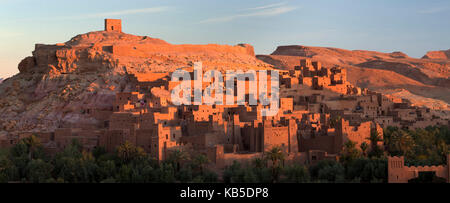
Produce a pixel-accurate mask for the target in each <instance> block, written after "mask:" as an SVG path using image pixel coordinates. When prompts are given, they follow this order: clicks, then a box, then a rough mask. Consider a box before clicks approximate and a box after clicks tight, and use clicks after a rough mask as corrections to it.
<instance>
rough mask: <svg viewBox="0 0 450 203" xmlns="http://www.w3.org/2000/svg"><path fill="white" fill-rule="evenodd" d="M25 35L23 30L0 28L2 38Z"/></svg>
mask: <svg viewBox="0 0 450 203" xmlns="http://www.w3.org/2000/svg"><path fill="white" fill-rule="evenodd" d="M23 35H24V33H22V32H15V31H6V30H0V39H1V38H11V37H20V36H23Z"/></svg>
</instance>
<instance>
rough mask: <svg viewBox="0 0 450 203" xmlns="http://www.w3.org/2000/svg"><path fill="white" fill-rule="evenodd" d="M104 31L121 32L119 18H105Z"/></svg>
mask: <svg viewBox="0 0 450 203" xmlns="http://www.w3.org/2000/svg"><path fill="white" fill-rule="evenodd" d="M105 31H108V32H122V20H120V19H105Z"/></svg>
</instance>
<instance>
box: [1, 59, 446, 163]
mask: <svg viewBox="0 0 450 203" xmlns="http://www.w3.org/2000/svg"><path fill="white" fill-rule="evenodd" d="M186 71H188V72H189V73H190V75H192V76H193V75H194V71H192V70H191V69H186ZM125 72H126V71H125ZM126 74H127V77H128V81H129V85H131V86H132V87H133V88H132V89H134V90H133V91H134V92H121V93H117V95H116V99H115V102H114V104H112V105H111V106H112V110H111V111H104V110H102V111H97V110H95V109H87V110H86V113H88V114H92V116H95V117H96V118H97V119H99V120H101V122H100V124H98V125H96V126H95V127H92V126H91V127H83V126H77V128H75V127H69V128H61V129H57V130H55V131H54V132H42V133H34V134H36V135H37V136H38V137H40V138H41V140H42V142H43V144H44V147H45V148H46V150H48V151H49V152H50V153H54V152H57V151H60V150H62V149H64V147H65V146H67V145H68V144H69V143H70V142H71V141H72V140H73V139H76V140H78V141H79V142H80V143H81V144H82V145H83V146H84V148H85V150H87V151H91V150H93V149H94V148H95V147H97V146H102V147H104V148H105V149H106V150H107V151H109V152H113V151H114V150H116V148H117V147H118V146H119V145H121V144H124V143H125V142H130V143H132V144H134V145H136V146H138V147H142V148H143V149H144V150H145V151H146V152H148V153H149V154H150V155H151V156H152V157H154V158H155V159H157V160H164V159H166V158H167V157H168V156H169V155H170V153H171V152H172V151H174V150H184V151H187V152H189V153H191V154H199V153H200V154H205V155H207V157H208V158H209V160H211V162H212V163H213V164H212V165H213V166H214V167H217V168H222V167H224V166H226V165H228V164H231V163H232V162H233V161H240V162H246V161H251V160H252V159H254V158H256V157H261V156H262V153H264V152H265V151H268V150H270V149H272V148H273V147H275V146H278V147H280V148H282V150H283V151H284V152H285V153H286V155H287V158H286V161H288V162H289V161H296V162H301V163H306V164H308V163H309V164H312V163H315V162H316V161H319V160H322V159H337V158H338V154H339V153H340V151H341V150H342V147H343V145H344V144H345V143H346V142H347V141H353V142H356V143H357V146H360V144H361V143H363V142H368V138H369V136H370V134H371V133H377V134H379V135H381V136H382V135H383V128H385V127H387V126H398V127H406V128H417V127H426V126H429V125H448V120H445V119H442V118H439V117H437V116H434V115H432V113H431V111H430V110H429V109H426V108H421V107H413V106H411V105H410V104H408V103H405V102H403V101H395V100H392V99H389V98H387V97H385V96H383V95H382V94H379V93H375V92H371V91H368V90H366V89H360V88H357V87H354V86H353V85H351V84H350V83H349V82H348V81H347V80H346V71H345V69H342V68H339V67H333V68H325V67H322V66H321V64H320V62H311V61H310V60H307V59H305V60H301V61H300V66H298V67H296V68H295V70H291V71H280V77H279V84H280V98H279V104H280V109H279V111H278V113H277V114H276V115H273V116H263V115H261V113H260V112H261V110H262V109H263V108H267V106H263V105H262V104H260V103H257V104H256V105H251V104H250V102H248V101H249V98H250V97H251V96H253V95H252V94H254V92H253V91H252V90H251V89H250V88H249V84H248V83H249V80H248V78H245V77H242V78H237V80H244V81H240V82H242V83H240V84H245V85H246V90H245V98H246V101H245V103H244V105H237V104H234V105H225V102H224V104H223V105H195V104H191V105H178V106H177V105H174V104H173V102H172V101H171V91H172V90H173V89H174V88H175V87H176V86H177V85H178V84H180V82H173V81H170V76H171V74H158V73H155V75H158V77H149V78H152V79H151V80H147V79H145V78H144V79H142V78H139V77H137V76H135V75H133V74H128V73H126ZM155 75H153V76H155ZM224 75H225V74H224ZM192 78H194V77H192ZM257 80H258V81H257V84H259V78H257ZM267 80H270V77H268V78H267ZM224 81H226V78H224ZM191 82H192V83H194V80H193V81H191ZM238 82H239V81H235V83H236V84H239V83H238ZM211 83H212V82H202V85H201V87H202V89H203V90H205V89H206V88H207V87H208V85H210V84H211ZM235 87H236V86H235ZM193 91H194V90H192V94H191V95H194V92H193ZM224 91H225V89H224ZM269 94H270V93H269ZM231 96H232V97H233V98H234V100H235V101H237V100H238V98H237V96H238V95H237V91H234V95H231ZM31 134H32V133H28V132H24V133H21V134H19V135H15V136H9V137H8V138H7V139H3V140H0V144H1V145H2V146H11V145H13V144H15V143H17V140H19V139H21V138H23V137H26V136H30V135H31ZM379 144H380V145H382V143H379Z"/></svg>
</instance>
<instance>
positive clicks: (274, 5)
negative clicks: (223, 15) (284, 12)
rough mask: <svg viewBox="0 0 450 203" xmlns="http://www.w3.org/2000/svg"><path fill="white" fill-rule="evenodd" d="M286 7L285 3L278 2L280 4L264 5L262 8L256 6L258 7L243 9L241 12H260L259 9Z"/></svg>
mask: <svg viewBox="0 0 450 203" xmlns="http://www.w3.org/2000/svg"><path fill="white" fill-rule="evenodd" d="M283 5H286V2H280V3H276V4H269V5H264V6H258V7H253V8H245V9H242V10H244V11H245V10H261V9H267V8H273V7H279V6H283Z"/></svg>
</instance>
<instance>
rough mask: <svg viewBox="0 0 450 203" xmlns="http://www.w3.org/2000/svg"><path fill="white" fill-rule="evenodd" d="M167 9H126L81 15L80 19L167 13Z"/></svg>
mask: <svg viewBox="0 0 450 203" xmlns="http://www.w3.org/2000/svg"><path fill="white" fill-rule="evenodd" d="M168 9H169V8H168V7H151V8H140V9H128V10H121V11H113V12H104V13H94V14H87V15H83V16H81V17H84V18H96V17H108V16H123V15H132V14H139V13H160V12H164V11H167V10H168Z"/></svg>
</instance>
